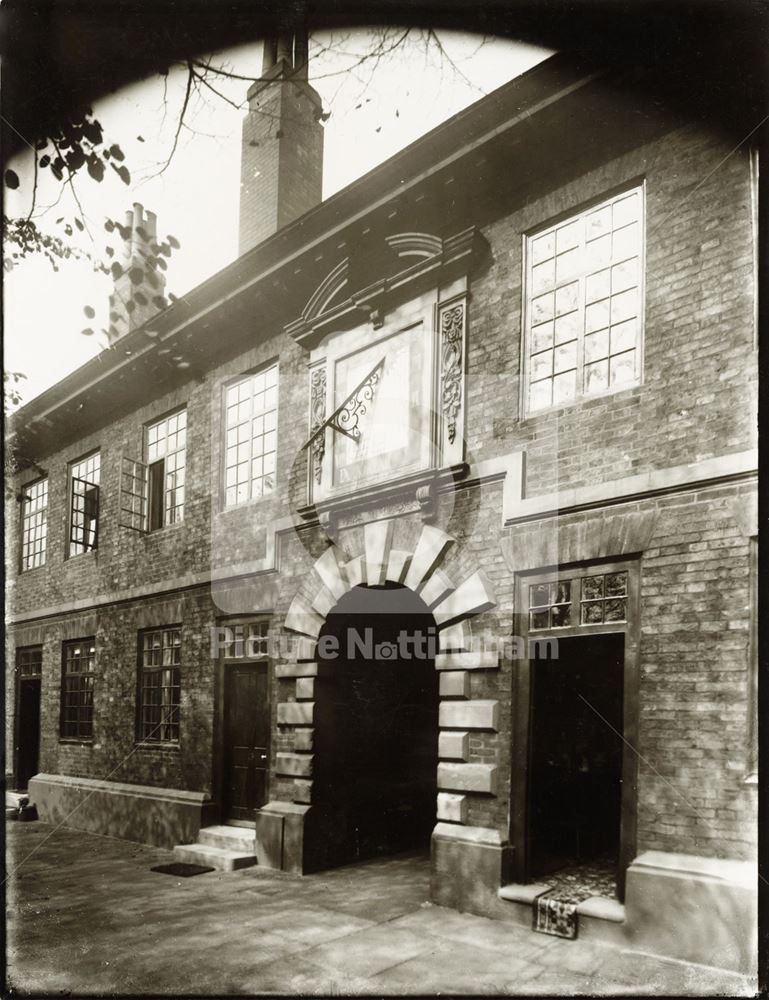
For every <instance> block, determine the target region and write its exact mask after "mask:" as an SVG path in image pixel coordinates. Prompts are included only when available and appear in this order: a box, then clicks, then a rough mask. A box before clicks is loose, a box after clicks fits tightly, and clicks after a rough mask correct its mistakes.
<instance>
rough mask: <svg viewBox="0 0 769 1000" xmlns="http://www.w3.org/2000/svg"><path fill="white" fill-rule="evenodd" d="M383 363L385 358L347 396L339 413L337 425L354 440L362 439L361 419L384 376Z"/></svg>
mask: <svg viewBox="0 0 769 1000" xmlns="http://www.w3.org/2000/svg"><path fill="white" fill-rule="evenodd" d="M383 364H384V358H382V361H381V362H380V363H379V364H378V365H377V367H376V368H375V369H374V370H373V371H372V372H371V373H370V375H369V376H368V377H367V378H366V380H365V381H364V382H363V384H362V385H360V386H358V388H357V389H356V390H355V391H354V392H353V393H352V394H351V395H350V396H349V397H348V398H347V400H346V402H345V403H344V406H343V407H342V408H341V409H340V410H339V413H338V414H337V418H336V425H335V426H336V427H337V428H338V430H340V431H341V432H342V433H343V434H346V435H347V436H348V437H351V438H352V439H353V440H354V441H360V437H361V430H360V426H359V420H360V418H361V417H362V416H363V415H364V414H365V413H367V412H368V408H369V404H370V403H371V401H372V400H373V398H374V391H375V389H376V387H377V385H378V384H379V381H380V379H381V378H382V366H383Z"/></svg>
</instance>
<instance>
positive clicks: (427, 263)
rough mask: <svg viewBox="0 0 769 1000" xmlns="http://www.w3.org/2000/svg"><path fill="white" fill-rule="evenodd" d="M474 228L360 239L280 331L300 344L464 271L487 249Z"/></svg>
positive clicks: (376, 317) (380, 316) (377, 314)
mask: <svg viewBox="0 0 769 1000" xmlns="http://www.w3.org/2000/svg"><path fill="white" fill-rule="evenodd" d="M488 249H489V247H488V243H487V242H486V239H485V238H484V236H483V235H482V234H481V232H480V230H478V229H477V228H476V227H475V226H471V227H470V228H469V229H465V230H464V231H462V232H461V233H457V234H456V235H455V236H451V237H449V238H447V239H441V238H440V237H439V236H434V235H431V234H429V233H397V234H395V235H391V236H386V237H384V238H382V239H363V240H361V241H360V243H359V244H358V245H356V246H355V247H354V248H352V252H351V253H350V254H349V255H348V256H347V257H345V258H343V259H342V260H341V261H340V262H339V263H338V264H337V265H336V266H335V267H334V268H333V269H332V270H331V271H330V272H329V273H328V274H327V275H326V277H325V278H324V279H323V281H321V282H320V284H319V285H318V287H317V288H316V289H315V291H314V292H313V294H312V295H311V296H310V298H309V300H308V301H307V304H306V305H305V307H304V309H303V310H302V313H301V315H300V316H299V317H297V319H295V320H293V321H292V322H291V323H289V324H287V325H286V327H285V329H286V332H287V333H288V334H289V335H290V336H292V337H293V338H294V339H295V340H296V341H297V343H299V344H301V345H302V346H303V347H306V348H310V347H313V346H314V345H315V344H316V343H317V342H318V341H319V340H320V339H321V338H322V337H324V336H325V335H326V334H327V333H329V332H332V331H336V330H342V329H348V328H350V327H353V326H356V325H358V324H360V323H361V322H366V321H367V320H371V322H372V323H373V324H374V326H375V327H377V326H380V325H381V324H382V323H383V322H384V317H385V314H386V312H387V311H388V309H390V308H392V307H394V306H395V305H397V304H398V303H399V302H402V301H404V300H405V299H406V298H408V297H409V296H413V295H416V294H419V292H421V291H422V290H424V289H425V288H428V287H430V286H432V287H436V286H438V285H440V284H445V283H447V282H449V281H452V280H453V279H454V278H457V277H459V276H460V275H466V274H469V273H470V271H471V270H472V269H473V268H474V267H476V266H477V265H478V263H479V262H480V261H481V260H482V259H483V257H484V256H485V255H486V254H487V253H488Z"/></svg>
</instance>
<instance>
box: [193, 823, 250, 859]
mask: <svg viewBox="0 0 769 1000" xmlns="http://www.w3.org/2000/svg"><path fill="white" fill-rule="evenodd" d="M198 843H199V844H206V845H207V846H208V847H223V848H225V850H228V851H240V853H241V854H253V853H254V852H255V850H256V830H254V829H253V828H249V827H243V826H204V827H203V829H202V830H201V831H200V833H199V834H198Z"/></svg>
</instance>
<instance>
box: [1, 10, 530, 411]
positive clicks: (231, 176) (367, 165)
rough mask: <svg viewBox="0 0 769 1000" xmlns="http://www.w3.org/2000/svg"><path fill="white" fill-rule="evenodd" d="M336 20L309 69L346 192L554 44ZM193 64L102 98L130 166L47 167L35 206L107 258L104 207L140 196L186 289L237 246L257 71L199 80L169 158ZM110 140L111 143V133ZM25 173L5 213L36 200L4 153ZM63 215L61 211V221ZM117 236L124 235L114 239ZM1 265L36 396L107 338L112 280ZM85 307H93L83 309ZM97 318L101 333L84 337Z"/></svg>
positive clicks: (327, 156) (84, 265)
mask: <svg viewBox="0 0 769 1000" xmlns="http://www.w3.org/2000/svg"><path fill="white" fill-rule="evenodd" d="M383 30H384V29H381V30H380V29H367V30H365V31H363V30H360V31H354V32H341V31H336V32H333V33H331V32H327V33H323V34H318V35H315V36H313V37H312V38H311V40H310V82H311V83H312V84H313V86H314V87H315V88H316V90H317V91H318V92H319V94H320V95H321V98H322V99H323V104H324V108H325V110H326V111H327V112H330V117H329V119H328V120H327V121H326V123H325V150H324V178H323V197H324V198H328V197H329V196H330V195H332V194H334V193H335V192H337V191H339V190H340V189H341V188H343V187H345V186H346V185H347V184H349V183H351V182H352V181H354V180H355V179H356V178H358V177H360V176H362V175H363V174H364V173H366V172H367V171H369V170H371V169H372V168H373V167H375V166H377V165H378V164H379V163H381V162H383V161H384V160H386V159H388V158H389V157H390V156H392V155H393V154H394V153H396V152H398V150H400V149H403V148H404V147H405V146H407V145H408V144H409V143H411V142H413V141H414V140H415V139H417V138H419V136H421V135H423V134H424V133H425V132H428V131H429V130H430V129H431V128H434V127H435V126H436V125H439V124H440V123H441V122H443V121H445V120H446V119H447V118H450V117H451V116H452V115H453V114H455V113H456V112H457V111H460V110H461V109H462V108H465V107H467V106H468V105H469V104H472V103H473V102H474V101H476V100H478V99H479V98H481V97H483V96H484V95H485V94H488V93H490V92H491V91H492V90H495V89H496V88H497V87H499V86H501V85H502V84H504V83H506V82H507V81H508V80H510V79H512V78H513V77H515V76H518V75H520V74H521V73H523V72H525V71H526V70H528V69H530V68H531V67H532V66H534V65H535V64H536V63H538V62H540V61H541V60H542V59H544V58H546V57H547V56H548V55H549V54H550V53H549V52H548V51H547V50H545V49H541V48H536V47H534V46H530V45H524V44H522V43H516V42H510V41H507V40H502V39H496V38H490V37H487V38H484V37H482V36H475V35H468V34H459V33H452V32H443V31H441V32H440V33H438V35H437V39H438V42H439V43H440V44H438V42H436V41H435V40H426V34H425V33H424V32H420V31H417V30H412V31H411V32H409V33H408V36H407V37H406V39H405V41H403V42H401V44H398V45H397V46H393V43H394V42H395V41H396V39H398V38H400V36H401V35H402V34H403V32H401V31H399V30H398V29H393V28H390V29H387V35H386V37H385V39H384V42H383V45H382V48H383V49H384V50H388V49H392V51H389V52H387V54H385V55H383V56H382V57H381V58H379V59H373V58H367V59H363V60H362V61H361V56H364V55H366V54H367V53H371V52H372V51H375V50H376V49H377V45H378V43H379V42H380V40H381V38H382V34H381V32H382V31H383ZM210 62H211V64H212V65H214V66H218V67H223V68H225V69H226V70H227V71H229V72H232V73H235V74H238V75H241V76H244V77H253V76H258V75H259V73H260V71H261V62H262V46H261V44H259V43H257V44H253V45H248V46H243V47H241V48H238V49H230V50H228V51H226V52H221V53H217V54H214V55H212V56H211V57H210ZM186 79H187V74H186V70H185V68H184V67H181V66H178V67H172V68H171V70H170V71H169V73H168V75H167V77H161V76H156V77H152V78H150V79H147V80H144V81H142V82H140V83H136V84H134V85H132V86H131V87H127V88H125V89H123V90H121V91H119V92H118V93H116V94H113V95H110V96H109V97H106V98H104V99H103V100H101V101H99V102H97V103H96V104H94V117H95V118H96V119H97V120H98V121H100V122H101V124H102V126H103V128H104V135H105V140H109V143H111V142H117V143H118V144H119V145H120V146H121V148H122V150H123V152H124V154H125V163H126V165H127V166H128V168H129V170H130V172H131V183H130V185H125V184H124V183H123V182H122V181H120V180H119V179H118V178H117V176H115V175H114V174H113V173H112V171H107V175H106V176H105V179H104V180H103V181H102V182H101V183H96V182H95V181H93V180H91V179H90V178H89V177H88V176H87V175H86V172H85V171H82V176H81V175H78V177H77V179H76V180H75V182H74V187H75V194H76V195H77V198H78V200H79V202H80V206H81V207H82V211H81V208H79V207H78V204H77V203H76V201H75V197H74V195H73V193H72V191H71V190H70V188H69V187H68V186H66V185H65V184H63V183H59V182H57V181H56V180H55V179H54V178H53V177H51V176H49V174H50V172H49V171H47V170H45V171H43V170H41V171H40V177H39V181H38V192H37V196H36V207H35V212H34V214H33V218H34V219H35V221H36V222H37V223H38V225H39V226H40V227H41V228H42V229H43V230H44V231H46V232H48V233H51V234H56V235H61V236H63V237H64V233H63V228H62V227H63V226H65V225H67V224H68V223H69V224H70V225H72V220H73V217H74V216H78V217H79V218H81V219H82V220H83V222H84V223H85V227H86V228H85V231H84V232H83V233H82V234H80V233H78V232H77V230H75V231H74V235H73V236H72V237H65V238H66V240H67V242H68V243H69V244H70V245H72V246H73V247H75V248H77V249H80V250H81V251H83V252H85V253H87V254H88V255H89V256H90V257H91V258H93V259H98V260H107V258H106V257H105V255H104V254H105V247H106V246H107V245H108V244H109V243H113V241H112V239H111V238H110V237H109V236H108V234H107V233H106V232H105V230H104V221H105V219H106V218H107V217H112V218H119V219H121V220H122V218H123V217H124V214H125V212H126V211H127V210H129V209H130V208H131V206H132V205H133V203H134V202H137V201H138V202H140V203H141V204H143V205H144V206H145V208H147V209H149V210H151V211H154V212H155V213H156V214H157V216H158V235H159V236H163V237H165V236H166V235H168V234H172V235H174V236H175V237H176V238H177V240H178V241H179V243H180V244H181V248H180V249H179V250H177V251H175V252H174V254H173V256H172V258H171V260H170V261H169V266H168V274H167V278H168V283H167V290H170V291H171V292H173V293H174V294H176V295H181V294H183V293H185V292H186V291H188V290H190V289H191V288H194V287H195V286H196V285H198V284H200V282H202V281H203V280H205V279H206V278H208V277H210V276H211V275H212V274H214V273H216V272H217V271H219V270H220V269H221V268H223V267H225V266H226V265H227V264H229V263H230V262H231V261H232V260H234V259H235V257H236V256H237V237H238V199H239V186H240V146H241V127H242V120H243V117H244V112H245V95H246V91H247V89H248V82H247V80H234V79H226V78H221V77H219V78H217V77H211V78H210V79H211V82H212V83H213V85H214V86H215V87H216V89H217V90H218V91H219V92H220V94H221V95H223V96H221V97H220V96H217V95H215V94H214V93H213V92H212V91H210V90H207V89H206V88H205V87H201V92H200V93H193V95H192V97H191V100H190V102H189V106H188V109H187V113H186V115H185V124H184V126H183V127H182V128H181V129H180V130H179V138H178V143H177V146H176V149H175V152H174V154H173V157H172V158H171V161H170V163H168V165H167V166H165V164H166V161H167V160H168V158H169V154H170V153H171V150H172V147H173V144H174V137H175V134H176V131H177V127H178V122H179V114H180V110H181V107H182V103H183V100H184V93H185V87H186ZM109 143H108V144H109ZM8 166H10V167H12V168H13V169H14V170H15V171H16V173H17V174H18V175H19V177H20V179H21V184H20V186H19V188H18V190H17V191H8V190H7V189H6V209H5V210H6V214H7V215H8V216H9V217H11V218H13V217H15V216H22V217H25V216H26V215H27V214H28V213H29V209H30V205H31V192H32V177H33V170H32V166H33V160H32V154H31V152H29V151H27V152H25V153H22V154H20V155H19V156H18V157H16V158H15V160H14V161H12V162H11V163H9V164H8ZM60 220H61V221H60ZM113 245H114V243H113ZM7 267H8V265H7V264H6V273H5V275H4V303H5V304H4V317H3V318H4V330H5V338H4V365H5V369H6V371H18V372H22V373H23V374H24V375H26V379H25V380H24V381H23V382H22V383H21V384H20V391H21V395H22V403H25V402H28V401H29V400H30V399H32V398H34V397H35V396H36V395H38V394H39V393H41V392H43V391H44V390H45V389H46V388H48V387H49V386H51V385H53V384H55V383H56V382H57V381H59V380H60V379H61V378H63V377H64V376H65V375H66V374H68V373H69V372H71V371H73V370H74V369H75V368H77V367H79V366H80V365H81V364H83V363H84V362H86V361H87V360H88V359H89V358H91V357H92V356H93V355H95V354H97V353H99V351H101V350H103V349H104V348H105V346H106V338H105V337H104V336H103V335H102V334H101V333H99V332H98V331H99V330H100V329H101V328H102V327H106V326H107V325H108V319H107V312H108V297H109V294H110V291H111V290H112V280H111V278H108V277H106V276H104V275H101V274H99V273H97V272H95V271H94V268H93V265H92V263H91V262H90V261H89V260H88V259H83V260H80V261H69V262H66V263H63V264H61V265H60V269H59V271H58V272H54V271H53V270H52V268H51V265H50V264H49V263H48V261H47V260H45V259H44V258H39V257H37V256H29V257H27V258H25V259H24V260H22V261H21V262H19V263H17V264H16V266H15V267H13V269H12V270H10V271H8V270H7ZM86 306H90V307H92V308H93V309H94V310H95V312H96V316H95V319H87V318H86V315H85V313H84V309H85V307H86ZM86 327H92V328H93V329H94V330H96V331H97V332H96V333H95V334H94V335H93V336H90V337H88V336H84V335H83V334H82V333H81V332H80V331H81V330H83V329H84V328H86Z"/></svg>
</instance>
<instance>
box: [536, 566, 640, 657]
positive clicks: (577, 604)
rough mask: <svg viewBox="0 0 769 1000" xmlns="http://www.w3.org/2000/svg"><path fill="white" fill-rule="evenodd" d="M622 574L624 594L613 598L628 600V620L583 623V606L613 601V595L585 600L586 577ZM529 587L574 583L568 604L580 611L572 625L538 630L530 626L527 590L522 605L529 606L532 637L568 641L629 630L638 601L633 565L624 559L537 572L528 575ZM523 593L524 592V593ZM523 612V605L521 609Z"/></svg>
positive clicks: (551, 626)
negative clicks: (570, 638) (633, 609)
mask: <svg viewBox="0 0 769 1000" xmlns="http://www.w3.org/2000/svg"><path fill="white" fill-rule="evenodd" d="M619 573H625V574H627V585H626V588H625V593H624V594H621V595H614V596H615V599H618V600H624V601H625V618H624V619H617V620H615V621H601V622H583V621H582V604H583V603H595V602H596V601H598V600H600V601H602V602H605V601H607V600H612V596H609V597H606V596H605V595H604V596H602V597H600V598H587V599H585V600H584V601H583V598H582V582H583V580H585V579H586V578H589V577H595V576H604V577H605V576H610V575H615V574H619ZM524 583H525V586H526V587H535V586H537V585H545V584H550V583H570V584H571V597H570V600H569V601H568V602H566V603H568V604H569V605H570V606H571V608H572V609H574V610H575V611H576V612H577V618H578V620H577V621H572V622H571V623H570V624H569V625H547V626H545V627H543V628H535V627H533V626H532V625H531V624H530V621H529V613H530V611H531V607H530V605H529V591H528V590H526V591H525V594H524V596H523V597H522V602H524V601H525V606H526V612H525V614H526V631H527V634H528V635H530V636H531V638H532V639H533V640H534V639H539V638H553V639H559V638H564V639H565V638H569V637H571V636H580V635H590V634H591V633H592V634H598V633H606V632H626V631H627V629H628V624H629V622H630V618H629V617H628V615H629V614H630V612H631V611H632V608H633V602H634V601H635V599H636V594H635V590H634V587H635V584H636V581H634V580H633V579H632V562H631V561H629V560H621V561H615V562H606V563H601V562H599V561H596V562H589V563H585V564H584V565H583V564H579V565H576V566H573V567H571V568H567V567H563V568H559V569H558V570H552V571H550V572H549V573H548V572H545V573H535V574H533V575H531V576H528V577H526V578H525V580H524ZM522 593H523V592H522ZM551 606H552V605H550V604H548V605H535V607H536V608H540V607H542V608H547V607H551ZM521 611H522V613H523V606H522V608H521Z"/></svg>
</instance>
